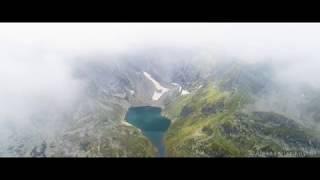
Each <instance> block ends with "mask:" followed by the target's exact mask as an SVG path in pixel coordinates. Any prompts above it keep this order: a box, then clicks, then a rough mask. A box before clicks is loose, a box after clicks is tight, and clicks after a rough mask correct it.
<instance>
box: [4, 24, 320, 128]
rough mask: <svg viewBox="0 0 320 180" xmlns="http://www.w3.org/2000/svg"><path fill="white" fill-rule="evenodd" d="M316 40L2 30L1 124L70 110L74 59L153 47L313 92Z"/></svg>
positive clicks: (180, 28) (261, 34)
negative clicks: (237, 66)
mask: <svg viewBox="0 0 320 180" xmlns="http://www.w3.org/2000/svg"><path fill="white" fill-rule="evenodd" d="M319 33H320V24H315V23H313V24H307V23H297V24H290V23H261V24H260V23H248V24H247V23H8V24H7V23H1V24H0V84H1V88H0V99H1V101H0V122H4V121H14V122H19V123H25V122H28V120H30V118H31V116H32V114H33V113H36V112H39V111H45V109H47V108H51V107H55V108H58V109H65V108H68V105H71V104H73V102H74V101H75V100H76V99H77V97H78V96H79V94H81V91H82V88H83V86H84V85H83V82H81V81H79V80H77V79H75V78H74V77H73V73H72V70H73V67H72V66H73V63H74V58H75V57H82V56H83V57H85V56H92V55H94V54H114V53H117V54H121V53H126V52H135V51H144V49H150V48H157V47H167V48H189V49H192V50H194V51H195V52H197V51H198V50H199V52H201V53H204V54H205V55H207V56H206V57H222V56H223V57H229V58H236V59H239V60H240V61H245V62H249V63H255V62H258V61H270V62H272V63H273V64H274V65H275V66H276V67H277V69H279V71H278V72H279V73H278V77H279V79H280V80H282V81H290V82H304V83H308V84H310V85H312V86H316V87H318V86H319V85H320V78H319V77H320V72H319V69H320V61H319V58H320V51H319V50H320V35H319ZM211 55H213V56H211ZM206 60H208V59H206ZM209 60H210V59H209ZM215 60H217V59H215ZM106 61H107V60H106ZM171 61H174V60H171ZM71 62H72V63H71ZM76 63H77V62H76ZM78 63H81V61H79V62H78ZM199 63H201V60H199Z"/></svg>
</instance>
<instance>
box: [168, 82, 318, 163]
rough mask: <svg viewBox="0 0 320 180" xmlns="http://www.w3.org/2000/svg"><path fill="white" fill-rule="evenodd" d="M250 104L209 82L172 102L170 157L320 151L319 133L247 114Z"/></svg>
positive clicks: (265, 114)
mask: <svg viewBox="0 0 320 180" xmlns="http://www.w3.org/2000/svg"><path fill="white" fill-rule="evenodd" d="M250 101H251V100H250V96H249V95H248V94H244V93H241V91H239V92H234V91H222V90H219V89H218V88H217V87H215V86H214V85H212V84H208V85H206V86H204V87H203V88H201V89H199V90H198V91H196V92H193V93H192V94H190V95H189V96H181V97H180V98H179V99H177V100H176V101H175V102H173V103H171V104H169V105H168V106H167V108H166V110H165V115H167V116H168V117H169V118H171V119H172V120H173V121H174V122H173V124H172V126H171V127H170V128H169V130H168V133H167V135H166V138H165V144H166V148H167V153H168V156H185V157H188V156H190V157H191V156H200V157H201V156H203V157H207V156H227V157H237V156H282V155H284V156H297V155H302V156H305V155H306V156H307V155H315V154H311V153H312V152H318V151H319V150H320V141H319V140H318V138H317V137H318V135H317V134H316V133H315V132H313V131H311V130H309V129H307V128H305V127H303V126H301V125H300V124H297V123H296V122H295V121H293V120H291V119H288V118H286V117H284V116H282V115H280V114H276V113H272V112H251V113H249V112H244V111H242V109H243V107H244V106H245V105H246V104H247V103H249V102H250ZM284 152H287V153H286V154H282V153H284ZM289 152H290V153H291V154H290V153H289ZM279 153H280V154H279ZM297 153H299V154H297Z"/></svg>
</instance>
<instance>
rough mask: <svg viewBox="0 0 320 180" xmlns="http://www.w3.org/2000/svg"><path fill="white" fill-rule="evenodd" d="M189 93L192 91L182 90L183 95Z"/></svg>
mask: <svg viewBox="0 0 320 180" xmlns="http://www.w3.org/2000/svg"><path fill="white" fill-rule="evenodd" d="M188 94H190V92H189V91H187V90H182V92H181V95H182V96H184V95H188Z"/></svg>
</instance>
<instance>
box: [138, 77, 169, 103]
mask: <svg viewBox="0 0 320 180" xmlns="http://www.w3.org/2000/svg"><path fill="white" fill-rule="evenodd" d="M143 74H144V76H146V77H147V78H148V79H149V80H150V81H151V82H152V83H153V85H154V86H155V88H156V91H155V92H154V93H153V96H152V100H153V101H157V100H159V99H160V97H161V96H162V95H163V94H164V93H166V92H168V91H169V89H167V88H165V87H163V86H161V84H160V83H159V82H158V81H156V80H155V79H153V78H152V76H151V75H150V74H149V73H147V72H143Z"/></svg>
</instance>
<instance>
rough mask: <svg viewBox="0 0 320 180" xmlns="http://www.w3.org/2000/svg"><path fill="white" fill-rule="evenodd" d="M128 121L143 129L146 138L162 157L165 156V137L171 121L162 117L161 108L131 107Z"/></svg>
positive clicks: (127, 117) (127, 115)
mask: <svg viewBox="0 0 320 180" xmlns="http://www.w3.org/2000/svg"><path fill="white" fill-rule="evenodd" d="M126 120H127V121H128V122H129V123H130V124H132V125H134V126H135V127H137V128H139V129H141V131H142V133H143V134H144V136H146V137H147V138H148V139H149V140H150V141H151V142H152V144H153V145H154V146H155V147H156V148H157V149H158V152H159V154H158V155H159V156H160V157H163V156H164V155H165V147H164V143H163V137H164V134H165V133H166V131H167V130H168V128H169V126H170V120H169V119H168V118H166V117H163V116H161V108H158V107H151V106H141V107H131V108H129V110H128V112H127V114H126Z"/></svg>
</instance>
